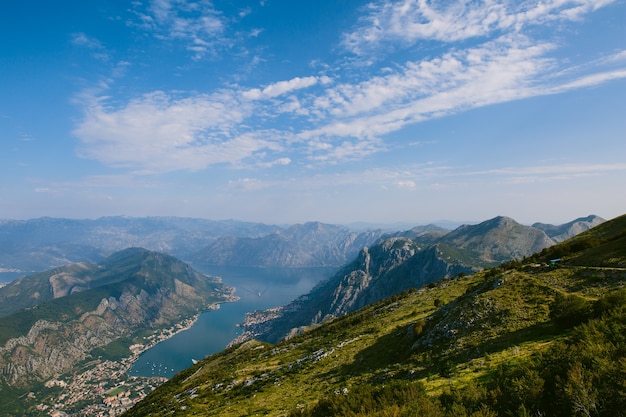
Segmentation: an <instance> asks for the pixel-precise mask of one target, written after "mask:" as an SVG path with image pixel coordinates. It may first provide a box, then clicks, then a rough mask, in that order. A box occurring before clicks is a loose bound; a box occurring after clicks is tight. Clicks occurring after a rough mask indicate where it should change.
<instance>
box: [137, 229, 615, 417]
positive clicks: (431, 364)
mask: <svg viewBox="0 0 626 417" xmlns="http://www.w3.org/2000/svg"><path fill="white" fill-rule="evenodd" d="M625 219H626V218H625ZM616 220H617V221H615V222H614V223H613V225H606V224H605V225H604V226H602V225H601V226H600V227H599V228H598V230H596V231H595V232H588V233H586V234H584V236H582V237H581V238H579V239H580V241H593V244H589V245H587V244H585V245H583V246H585V247H584V248H582V249H580V250H578V249H577V250H572V247H573V246H575V245H572V243H571V242H569V243H567V242H566V245H567V244H569V248H567V247H566V249H567V251H569V252H568V253H567V254H565V252H567V251H566V250H564V254H565V255H566V256H565V257H564V259H570V260H572V262H570V265H563V266H557V267H552V268H547V267H531V266H530V265H519V264H516V265H513V264H511V265H510V266H511V268H509V269H507V268H497V269H492V270H488V271H485V272H482V273H478V274H474V275H471V276H467V277H463V278H458V279H454V280H446V281H443V282H441V283H438V284H436V285H430V286H429V287H428V288H424V289H422V290H419V291H412V292H407V293H404V294H401V295H398V296H394V297H391V298H389V299H386V300H384V301H381V302H378V303H376V304H374V305H371V306H368V307H366V308H364V309H362V310H359V311H358V312H355V313H352V314H349V315H347V316H344V317H342V318H340V319H337V320H334V321H332V322H330V323H328V324H326V325H324V326H321V327H319V328H317V329H315V330H313V331H311V332H308V333H305V334H303V335H301V336H299V337H298V338H296V339H292V340H290V341H288V342H283V343H280V344H277V345H275V346H273V345H268V344H262V343H259V342H256V341H250V342H247V343H245V344H243V345H240V346H237V347H234V348H231V349H229V350H226V351H224V352H221V353H219V354H216V355H212V356H210V357H208V358H207V359H205V360H203V361H201V362H199V363H198V364H196V365H195V366H193V367H191V368H189V369H187V370H186V371H183V372H182V373H180V374H178V375H177V376H176V377H174V378H173V379H172V380H171V381H169V382H168V383H166V384H164V385H163V386H162V387H160V388H159V389H158V390H156V391H155V392H154V393H152V394H151V395H150V396H149V397H148V398H147V399H146V400H144V401H143V402H142V403H140V404H139V405H138V406H137V407H135V408H134V409H133V410H131V411H130V412H129V413H128V415H129V416H146V415H165V414H167V413H169V414H171V415H185V416H186V415H198V416H199V415H219V416H226V415H233V416H240V415H255V414H257V415H289V414H290V413H297V410H300V411H305V414H306V412H310V413H311V414H310V415H315V413H314V411H315V408H313V407H315V405H316V404H318V401H320V399H328V398H330V399H331V400H332V398H333V396H336V394H335V393H343V392H358V390H359V389H362V388H361V387H367V386H373V387H383V386H385V385H386V384H389V383H391V382H392V381H402V383H403V384H406V386H413V387H415V386H420V387H423V388H424V390H425V392H426V393H427V394H428V395H429V396H430V397H431V398H438V399H443V398H445V396H446V395H449V392H450V391H451V390H456V389H470V388H471V387H475V386H485V384H489V383H492V381H493V380H494V379H497V378H503V377H501V376H498V375H500V374H499V372H502V371H501V370H502V366H508V367H509V368H510V367H511V366H514V367H515V366H521V367H524V366H526V364H527V363H530V361H531V359H533V358H537V357H541V354H542V352H552V350H550V349H551V348H553V347H554V346H560V345H559V343H563V342H567V343H570V339H571V338H572V329H573V328H574V326H575V325H578V324H580V323H581V322H583V321H584V320H586V317H587V315H588V312H589V311H591V310H590V309H591V306H592V305H593V304H592V302H593V301H595V300H598V299H599V298H601V297H604V296H606V294H609V293H611V292H612V291H614V290H616V289H620V288H623V283H624V280H625V278H626V272H625V271H624V270H622V269H619V268H616V267H615V265H617V264H619V263H620V262H621V261H618V262H612V263H611V266H612V268H598V267H597V265H595V263H596V262H597V263H599V264H600V265H599V266H605V265H606V260H605V259H602V258H601V257H600V258H598V255H597V254H599V253H601V252H602V250H603V247H604V248H605V249H606V252H607V253H610V256H611V257H612V258H618V259H621V260H623V259H625V255H626V254H625V253H624V251H625V250H626V246H625V245H623V244H622V245H621V247H620V245H619V244H618V243H619V242H622V241H621V240H620V239H623V236H624V234H623V231H624V230H626V225H625V224H624V219H622V218H619V219H616ZM592 230H593V229H592ZM620 236H621V237H620ZM616 242H618V243H616ZM622 243H623V242H622ZM620 248H621V249H620ZM550 254H551V253H547V252H546V253H544V254H543V255H546V256H547V255H550ZM574 259H577V260H578V262H574V261H573V260H574ZM566 263H567V262H566ZM581 265H583V266H581ZM585 265H586V266H585ZM513 266H514V267H515V268H512V267H513ZM618 323H619V322H618ZM621 326H622V327H623V323H621ZM618 333H620V332H619V331H618ZM550 355H552V353H549V355H548V356H550ZM619 358H620V356H619V355H618V359H619ZM622 362H623V363H624V365H625V367H624V368H625V370H626V359H624V358H623V357H621V359H619V360H618V363H622ZM546 381H547V380H546ZM548 382H549V381H548ZM548 382H546V384H547V383H548ZM344 389H346V390H344ZM420 389H421V388H420ZM620 392H621V391H620ZM346 398H349V397H346ZM438 401H439V400H438ZM493 403H494V404H496V405H497V401H496V400H493ZM357 407H358V405H357ZM394 407H395V405H394ZM311 410H313V411H311ZM399 410H400V408H398V410H396V411H398V413H395V412H394V410H392V409H391V408H385V413H387V414H380V415H400V414H399ZM394 413H395V414H394ZM337 414H341V413H337ZM363 415H364V414H363ZM433 415H434V414H433ZM459 415H462V414H459ZM477 415H478V414H477ZM484 415H489V414H488V413H486V414H484ZM520 415H522V414H520Z"/></svg>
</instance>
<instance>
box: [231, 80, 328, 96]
mask: <svg viewBox="0 0 626 417" xmlns="http://www.w3.org/2000/svg"><path fill="white" fill-rule="evenodd" d="M328 80H329V78H328V77H295V78H292V79H291V80H287V81H278V82H276V83H274V84H270V85H268V86H266V87H265V88H263V89H259V88H253V89H251V90H248V91H245V92H243V94H242V95H243V96H244V97H245V98H247V99H249V100H263V99H268V98H274V97H278V96H282V95H284V94H287V93H290V92H292V91H295V90H300V89H303V88H308V87H311V86H314V85H315V84H317V83H322V84H328V83H329V81H328Z"/></svg>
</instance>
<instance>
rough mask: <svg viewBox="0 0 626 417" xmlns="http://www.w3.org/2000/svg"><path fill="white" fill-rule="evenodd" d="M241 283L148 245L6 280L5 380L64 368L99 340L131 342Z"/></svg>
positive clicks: (225, 297) (1, 349)
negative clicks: (198, 269) (208, 273)
mask: <svg viewBox="0 0 626 417" xmlns="http://www.w3.org/2000/svg"><path fill="white" fill-rule="evenodd" d="M233 291H234V289H232V288H230V287H227V286H225V285H224V284H222V283H221V281H220V280H219V279H218V278H213V277H208V276H206V275H203V274H200V273H198V272H196V271H195V270H193V269H192V268H191V267H189V265H187V264H185V263H183V262H181V261H180V260H178V259H176V258H174V257H172V256H169V255H164V254H160V253H157V252H153V251H148V250H145V249H141V248H130V249H126V250H124V251H121V252H117V253H115V254H113V255H111V256H110V257H109V258H107V259H106V260H105V261H103V262H101V263H99V264H73V265H68V266H65V267H60V268H56V269H54V270H52V271H48V272H45V273H40V274H37V275H33V276H29V277H24V278H21V279H19V280H17V281H15V282H13V283H11V284H9V285H7V286H5V287H3V288H0V300H1V303H0V304H1V305H2V308H3V310H2V313H3V314H4V316H3V317H0V330H1V332H0V382H1V383H5V384H9V385H12V386H27V385H28V384H30V383H33V382H36V381H43V380H46V379H48V378H50V377H52V376H54V375H58V374H63V373H65V372H67V371H69V370H71V369H72V366H73V365H74V364H75V363H77V362H79V361H82V360H85V359H86V358H89V356H90V352H91V351H92V350H94V349H96V348H104V349H105V348H106V346H107V345H108V344H110V343H113V342H116V341H118V340H120V338H128V340H127V342H126V343H128V344H130V341H131V340H132V338H133V336H134V335H135V334H136V333H137V332H142V331H148V332H151V331H154V330H156V329H157V328H160V327H163V326H171V325H173V324H176V323H178V322H180V321H181V320H183V319H184V318H190V317H192V316H193V315H195V314H197V313H199V312H201V311H204V310H207V309H210V308H212V307H213V306H214V305H215V304H216V303H219V302H224V301H229V300H232V299H233V295H232V294H233ZM35 294H37V296H35V297H33V295H35ZM10 306H13V307H10ZM0 385H1V384H0Z"/></svg>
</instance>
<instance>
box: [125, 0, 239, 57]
mask: <svg viewBox="0 0 626 417" xmlns="http://www.w3.org/2000/svg"><path fill="white" fill-rule="evenodd" d="M135 13H136V17H137V20H135V21H132V22H130V24H131V25H136V26H139V27H141V28H143V29H145V30H148V31H150V32H151V33H153V34H154V36H155V37H157V38H160V39H163V40H171V41H182V42H184V44H185V48H186V49H187V50H188V51H190V52H191V53H192V54H193V58H194V59H201V58H203V57H204V56H205V55H207V54H211V53H214V52H215V50H216V48H217V47H218V46H222V45H224V44H225V43H227V41H228V40H227V39H226V38H225V33H226V27H227V21H226V19H225V18H224V16H223V15H222V14H221V13H220V12H219V11H218V10H217V9H215V8H214V7H213V4H212V3H211V2H209V1H206V0H152V1H151V2H150V5H149V6H148V7H147V8H137V9H136V10H135Z"/></svg>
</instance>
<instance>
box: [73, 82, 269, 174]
mask: <svg viewBox="0 0 626 417" xmlns="http://www.w3.org/2000/svg"><path fill="white" fill-rule="evenodd" d="M247 112H249V109H248V108H246V106H245V105H242V103H240V102H238V101H237V99H236V98H235V97H234V96H233V95H231V94H229V93H227V92H220V93H216V94H212V95H199V96H195V97H188V98H176V97H172V96H171V95H169V94H167V93H164V92H154V93H151V94H146V95H144V96H142V97H140V98H138V99H135V100H132V101H131V102H129V103H128V104H127V105H126V106H124V107H122V108H118V109H115V108H111V107H109V106H107V102H106V99H102V98H100V99H95V98H94V99H92V100H91V101H90V102H89V103H86V107H85V118H84V120H83V121H82V122H81V123H80V124H79V125H78V127H77V128H76V129H75V131H74V134H75V135H76V136H77V137H78V138H79V139H80V140H81V142H82V149H81V150H80V154H81V156H84V157H88V158H94V159H97V160H100V161H102V162H103V163H105V164H107V165H112V166H119V167H128V168H133V169H140V170H145V171H148V172H167V171H173V170H180V169H190V170H199V169H203V168H205V167H207V166H208V165H212V164H218V163H231V164H232V163H237V162H240V161H242V160H244V159H246V158H249V157H251V156H252V155H253V154H254V153H255V152H257V151H259V150H262V149H272V150H278V149H279V148H280V146H279V145H278V144H277V143H275V142H272V141H271V140H267V139H264V138H261V137H259V136H260V135H258V134H254V133H250V132H247V133H246V132H244V133H240V132H238V131H237V128H236V126H237V124H238V123H240V122H241V121H242V120H243V119H244V118H245V117H246V116H247V115H246V113H247Z"/></svg>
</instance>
